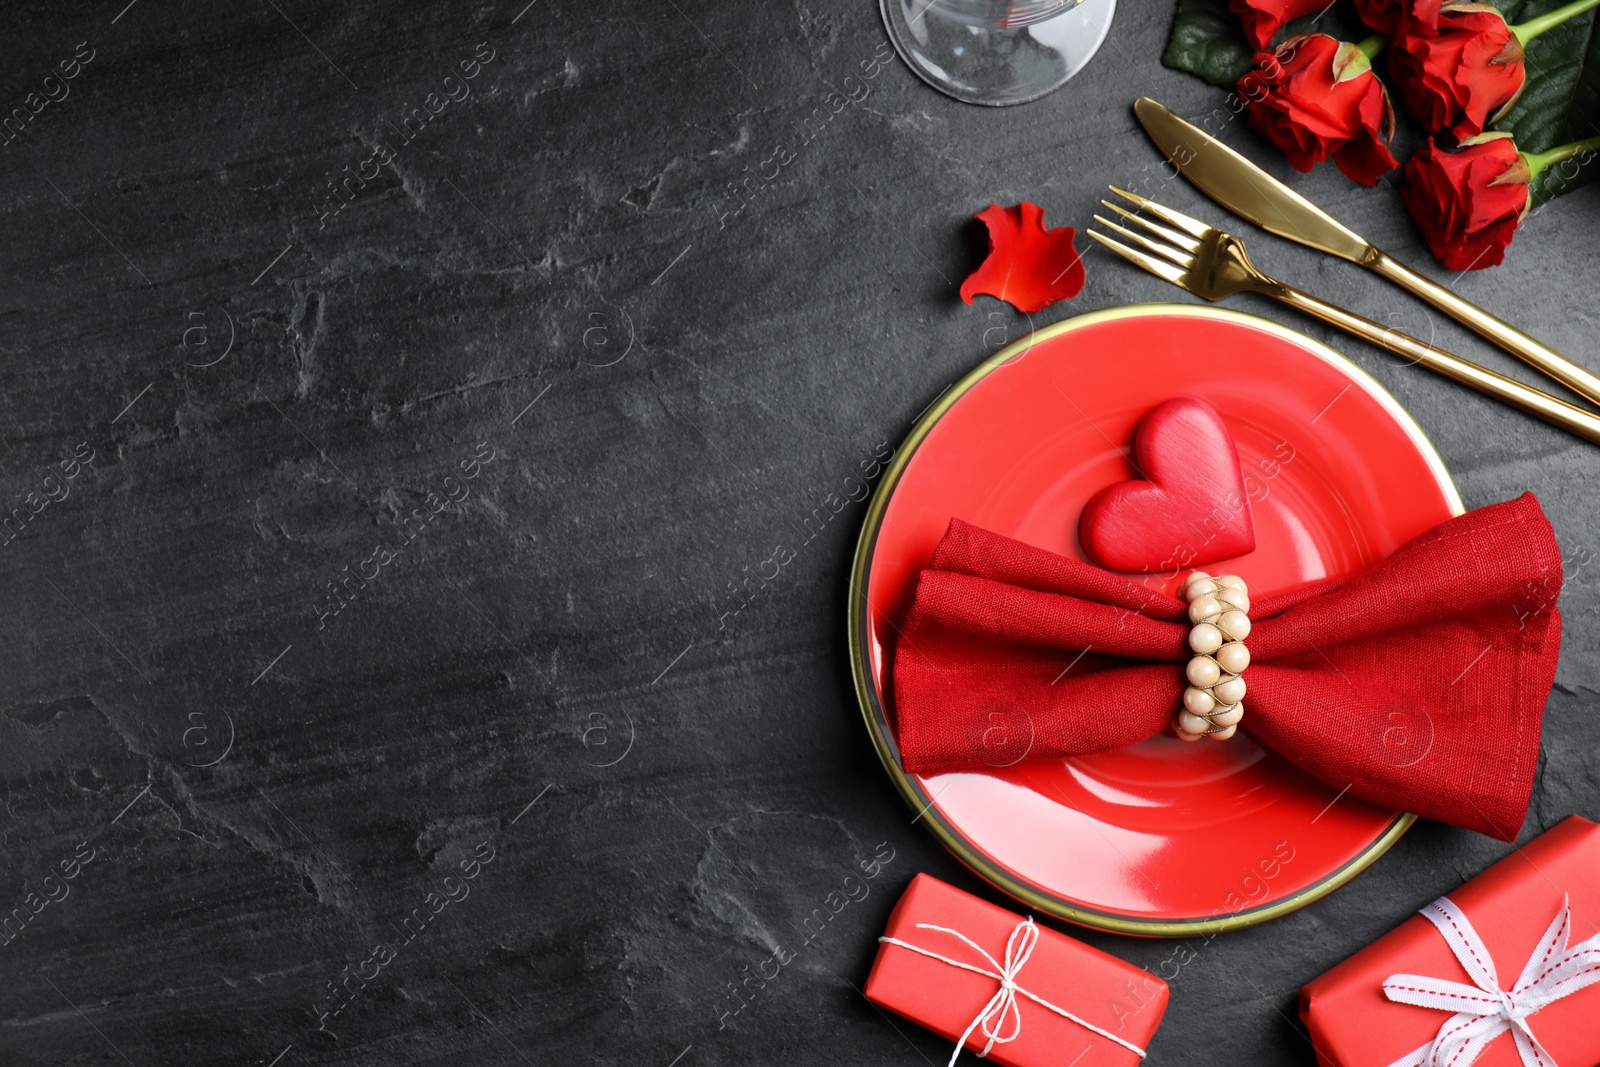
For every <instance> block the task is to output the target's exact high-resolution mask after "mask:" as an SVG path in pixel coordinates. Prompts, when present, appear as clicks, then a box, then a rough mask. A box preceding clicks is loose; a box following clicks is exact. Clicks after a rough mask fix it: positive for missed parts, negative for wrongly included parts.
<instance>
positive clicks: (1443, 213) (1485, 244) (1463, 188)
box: [1400, 133, 1532, 270]
mask: <svg viewBox="0 0 1600 1067" xmlns="http://www.w3.org/2000/svg"><path fill="white" fill-rule="evenodd" d="M1531 177H1532V174H1531V170H1530V168H1529V165H1528V159H1527V157H1525V156H1523V155H1522V153H1520V152H1518V151H1517V146H1516V142H1514V141H1513V140H1512V138H1511V135H1510V134H1509V133H1483V134H1479V135H1478V136H1476V137H1469V138H1467V139H1466V140H1464V141H1462V142H1461V146H1460V147H1459V148H1457V149H1454V150H1452V149H1448V148H1441V147H1439V146H1438V145H1437V144H1435V143H1434V140H1433V138H1432V137H1430V138H1428V145H1427V147H1426V148H1419V149H1418V150H1417V152H1416V154H1415V155H1413V156H1412V157H1411V158H1410V159H1408V160H1406V166H1405V173H1404V177H1403V178H1402V180H1401V184H1400V199H1402V200H1404V201H1405V205H1406V209H1407V210H1409V211H1410V212H1411V217H1412V218H1414V219H1416V220H1417V225H1419V226H1421V227H1422V236H1423V239H1424V240H1425V241H1427V242H1428V249H1429V250H1430V251H1431V252H1433V255H1434V258H1435V259H1437V260H1438V261H1439V262H1440V263H1443V264H1444V265H1445V266H1446V267H1448V268H1450V269H1451V270H1478V269H1481V268H1483V267H1492V266H1494V265H1495V264H1497V263H1499V262H1501V261H1502V260H1504V259H1505V250H1506V246H1507V245H1509V244H1510V243H1511V238H1512V236H1513V235H1514V234H1515V233H1516V232H1517V227H1518V226H1519V225H1521V224H1522V220H1523V219H1524V218H1525V217H1526V216H1527V214H1528V206H1529V195H1528V182H1529V181H1530V180H1531Z"/></svg>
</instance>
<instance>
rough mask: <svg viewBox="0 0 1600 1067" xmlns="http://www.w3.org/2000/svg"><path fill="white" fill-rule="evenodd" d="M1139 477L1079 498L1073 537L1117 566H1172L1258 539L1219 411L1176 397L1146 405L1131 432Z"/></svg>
mask: <svg viewBox="0 0 1600 1067" xmlns="http://www.w3.org/2000/svg"><path fill="white" fill-rule="evenodd" d="M1133 455H1134V464H1135V469H1136V470H1137V471H1138V472H1139V473H1140V474H1141V475H1143V476H1144V477H1143V478H1135V479H1132V480H1129V481H1126V482H1118V483H1116V484H1115V485H1110V486H1107V487H1106V488H1104V489H1102V490H1100V491H1099V492H1098V493H1096V494H1095V495H1094V496H1093V497H1091V498H1090V499H1089V502H1088V503H1087V504H1086V505H1084V508H1083V517H1082V519H1080V520H1079V522H1078V540H1079V541H1080V542H1082V544H1083V549H1084V551H1085V552H1086V553H1087V554H1088V555H1089V557H1090V558H1091V559H1092V560H1094V562H1096V563H1098V564H1100V565H1101V566H1102V567H1106V568H1109V569H1110V570H1115V571H1171V572H1172V573H1174V574H1176V573H1177V571H1178V570H1179V569H1181V568H1185V567H1193V566H1198V565H1201V564H1205V563H1213V562H1215V561H1217V560H1219V559H1231V558H1233V557H1234V556H1242V555H1244V554H1245V553H1246V552H1250V551H1253V550H1254V549H1255V547H1256V530H1255V522H1254V521H1253V520H1252V519H1251V516H1250V499H1249V497H1248V495H1247V494H1246V492H1245V486H1244V475H1243V473H1242V472H1241V471H1240V470H1239V453H1238V450H1237V449H1235V448H1234V445H1233V436H1232V435H1231V434H1229V433H1228V428H1227V427H1226V426H1224V425H1223V423H1222V416H1221V415H1218V414H1217V412H1216V409H1215V408H1213V407H1212V406H1211V405H1210V404H1207V403H1206V402H1205V401H1203V400H1196V399H1195V398H1194V397H1187V396H1185V397H1178V398H1177V399H1175V400H1168V401H1167V402H1166V403H1164V404H1161V405H1160V406H1158V407H1155V408H1152V409H1151V410H1150V412H1149V413H1148V414H1146V415H1145V417H1144V418H1143V419H1142V420H1141V421H1140V423H1139V430H1138V432H1137V433H1136V434H1135V435H1134V438H1133Z"/></svg>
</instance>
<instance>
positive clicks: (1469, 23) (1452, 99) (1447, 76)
mask: <svg viewBox="0 0 1600 1067" xmlns="http://www.w3.org/2000/svg"><path fill="white" fill-rule="evenodd" d="M1389 73H1390V74H1391V75H1392V76H1393V77H1394V82H1395V91H1396V92H1397V93H1399V94H1400V99H1401V101H1402V102H1403V103H1404V104H1405V106H1406V108H1407V110H1409V111H1410V112H1411V113H1412V114H1414V115H1416V116H1417V118H1419V119H1421V120H1422V123H1423V125H1425V126H1427V127H1428V129H1429V130H1432V131H1434V132H1435V133H1439V132H1443V131H1444V130H1449V131H1450V132H1451V133H1453V134H1455V135H1456V138H1457V139H1458V140H1464V139H1466V138H1468V137H1471V136H1473V135H1474V134H1479V133H1482V132H1483V128H1484V126H1485V125H1487V124H1488V122H1489V120H1490V116H1491V115H1493V114H1496V113H1497V112H1499V111H1501V110H1502V109H1504V108H1505V107H1507V106H1508V105H1509V104H1510V103H1511V102H1512V101H1514V100H1515V99H1516V98H1517V95H1518V94H1519V93H1521V92H1522V86H1523V83H1524V82H1525V81H1526V80H1527V77H1526V74H1525V72H1524V71H1523V66H1522V42H1521V41H1520V40H1518V38H1517V34H1516V33H1515V32H1514V28H1513V27H1511V26H1508V25H1506V20H1505V17H1504V16H1502V15H1501V14H1500V12H1499V11H1497V10H1495V9H1494V8H1493V7H1490V6H1489V5H1488V4H1478V3H1447V4H1445V5H1444V7H1443V8H1442V9H1441V10H1440V12H1439V29H1438V32H1437V33H1435V34H1434V35H1433V36H1431V37H1424V36H1422V35H1420V34H1412V33H1401V34H1400V35H1399V36H1398V37H1396V38H1395V39H1394V47H1393V49H1392V50H1391V53H1390V56H1389Z"/></svg>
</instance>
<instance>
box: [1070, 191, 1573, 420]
mask: <svg viewBox="0 0 1600 1067" xmlns="http://www.w3.org/2000/svg"><path fill="white" fill-rule="evenodd" d="M1111 191H1112V192H1114V193H1116V194H1117V195H1118V196H1120V197H1122V198H1123V199H1124V200H1127V201H1128V202H1129V203H1131V204H1133V205H1134V206H1135V207H1137V208H1139V209H1141V210H1142V211H1147V212H1149V213H1150V214H1152V215H1154V216H1156V218H1158V219H1161V220H1162V222H1165V223H1168V224H1170V225H1166V226H1164V225H1162V224H1161V223H1158V222H1152V221H1151V220H1150V219H1147V218H1145V217H1144V216H1143V215H1139V214H1136V213H1134V212H1132V211H1129V210H1128V209H1127V208H1124V207H1122V206H1121V205H1118V204H1114V203H1112V202H1111V201H1109V200H1102V201H1100V202H1101V203H1102V204H1104V205H1105V206H1106V207H1108V208H1110V209H1111V210H1112V211H1115V212H1116V213H1117V214H1118V215H1121V216H1122V217H1123V218H1124V219H1127V220H1128V221H1130V222H1132V223H1134V224H1136V225H1138V226H1141V227H1143V228H1144V229H1145V230H1146V231H1148V232H1149V233H1150V234H1152V235H1154V237H1155V238H1157V239H1152V238H1151V237H1147V236H1144V235H1143V234H1140V233H1135V232H1134V231H1132V230H1130V229H1127V228H1125V227H1123V226H1119V225H1117V224H1116V223H1115V222H1112V221H1111V220H1110V219H1107V218H1104V217H1102V216H1100V215H1096V216H1095V221H1096V222H1098V223H1100V224H1101V225H1103V226H1105V227H1107V228H1108V229H1111V230H1113V231H1115V232H1116V233H1119V234H1121V235H1122V236H1123V237H1125V238H1127V239H1128V240H1129V241H1132V242H1133V243H1134V244H1136V245H1139V246H1141V247H1143V248H1146V249H1148V250H1149V252H1150V253H1154V254H1153V255H1151V254H1147V253H1146V252H1141V251H1139V250H1138V249H1137V248H1130V247H1129V246H1127V245H1125V244H1122V243H1121V242H1119V241H1114V240H1112V239H1111V238H1109V237H1107V236H1105V235H1104V234H1100V233H1096V232H1095V231H1093V230H1090V231H1089V236H1090V237H1093V238H1094V239H1095V240H1096V241H1099V242H1100V243H1101V244H1103V245H1105V246H1106V247H1107V248H1109V249H1111V250H1112V251H1113V252H1115V253H1117V254H1118V255H1120V256H1122V257H1123V258H1124V259H1127V260H1129V261H1131V262H1133V263H1136V264H1138V265H1139V266H1141V267H1143V268H1144V269H1145V270H1147V271H1149V272H1150V273H1151V274H1154V275H1156V276H1157V277H1161V278H1165V279H1166V280H1167V281H1169V282H1171V283H1172V284H1174V285H1176V286H1178V287H1179V288H1180V289H1186V290H1188V291H1189V292H1191V293H1193V294H1194V295H1195V296H1198V297H1202V298H1203V299H1206V300H1221V299H1222V298H1223V297H1226V296H1232V295H1233V294H1234V293H1260V294H1262V295H1263V296H1270V297H1271V298H1272V299H1274V300H1279V301H1282V302H1283V303H1285V304H1288V305H1289V306H1290V307H1292V308H1295V309H1296V310H1298V311H1303V312H1305V313H1306V314H1308V315H1311V316H1313V317H1315V318H1319V319H1321V320H1322V321H1323V322H1327V323H1331V324H1332V325H1334V326H1337V327H1339V328H1340V329H1341V330H1345V331H1347V332H1349V333H1353V334H1355V335H1356V336H1357V337H1359V338H1361V339H1362V340H1364V341H1367V342H1370V343H1371V344H1374V345H1377V346H1378V347H1380V348H1386V349H1388V350H1389V351H1391V352H1394V353H1397V354H1399V355H1402V356H1405V357H1406V358H1407V359H1409V360H1411V361H1412V362H1414V363H1420V364H1422V365H1423V366H1424V367H1427V368H1428V369H1429V370H1433V371H1437V372H1439V373H1440V374H1443V375H1444V376H1445V377H1447V378H1454V379H1455V380H1456V381H1458V382H1461V383H1462V384H1464V385H1468V386H1471V387H1472V388H1474V389H1476V390H1478V392H1480V393H1486V394H1488V395H1489V396H1493V397H1496V398H1498V399H1500V400H1503V401H1505V402H1506V403H1507V404H1510V405H1511V406H1512V407H1515V408H1520V409H1521V410H1523V411H1526V412H1528V413H1530V414H1532V415H1536V416H1538V417H1539V418H1541V419H1543V420H1545V421H1546V422H1549V423H1552V424H1554V425H1556V426H1560V427H1561V428H1563V429H1565V430H1570V431H1572V432H1573V433H1575V434H1577V435H1578V436H1579V437H1583V438H1586V439H1588V440H1590V441H1593V442H1596V443H1600V417H1596V416H1595V415H1594V414H1592V413H1591V412H1589V411H1587V410H1585V409H1583V408H1580V407H1578V406H1577V405H1575V404H1569V403H1567V402H1566V401H1565V400H1561V399H1559V398H1558V397H1554V396H1551V395H1550V394H1549V393H1545V392H1541V391H1540V390H1538V389H1534V388H1532V387H1531V386H1527V385H1523V384H1522V383H1521V382H1519V381H1517V380H1516V379H1514V378H1508V377H1506V376H1505V375H1503V374H1498V373H1496V372H1495V371H1492V370H1490V369H1488V368H1487V367H1480V366H1478V365H1477V364H1476V363H1472V362H1469V361H1468V360H1465V359H1462V358H1461V357H1460V356H1455V355H1451V354H1450V353H1449V352H1446V351H1444V350H1443V349H1441V348H1435V347H1434V346H1433V345H1430V344H1425V343H1423V342H1422V341H1418V340H1417V339H1416V338H1414V337H1411V336H1409V335H1408V334H1404V333H1400V332H1398V331H1396V330H1393V329H1390V328H1389V327H1387V326H1382V325H1379V324H1378V323H1376V322H1373V321H1372V320H1371V319H1365V318H1362V317H1361V316H1360V315H1355V314H1352V313H1350V312H1348V311H1346V310H1344V309H1343V308H1341V307H1338V306H1337V305H1335V304H1330V303H1328V302H1327V301H1326V300H1322V299H1320V298H1318V297H1315V296H1312V295H1311V294H1310V293H1307V292H1303V291H1301V290H1299V289H1296V288H1294V287H1293V286H1291V285H1285V284H1284V283H1283V282H1280V281H1278V280H1277V279H1276V278H1271V277H1268V276H1267V275H1266V274H1263V273H1262V272H1261V271H1260V270H1259V269H1257V267H1256V265H1255V264H1254V263H1252V262H1250V257H1249V256H1248V255H1247V254H1246V253H1245V249H1244V242H1243V241H1241V240H1239V238H1237V237H1235V236H1234V235H1233V234H1231V233H1225V232H1224V231H1222V230H1219V229H1216V228H1215V227H1211V226H1207V225H1206V224H1205V223H1203V222H1200V221H1198V220H1196V219H1192V218H1190V217H1189V216H1188V215H1185V214H1183V213H1182V212H1178V211H1174V210H1172V209H1171V208H1169V207H1162V206H1161V205H1160V204H1157V203H1155V202H1154V201H1152V200H1149V199H1146V198H1145V197H1142V196H1140V195H1139V194H1137V193H1130V192H1128V191H1127V190H1126V189H1119V188H1117V187H1116V186H1115V185H1113V186H1111ZM1172 227H1177V228H1176V229H1173V228H1172Z"/></svg>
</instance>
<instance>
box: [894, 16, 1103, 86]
mask: <svg viewBox="0 0 1600 1067" xmlns="http://www.w3.org/2000/svg"><path fill="white" fill-rule="evenodd" d="M879 6H880V7H881V8H882V10H883V21H884V25H885V26H887V27H888V30H889V39H890V40H891V41H893V42H894V47H895V51H897V52H899V53H900V58H901V59H903V60H905V61H906V64H907V65H908V66H910V67H911V69H912V70H913V71H915V72H916V74H917V76H918V77H920V78H921V79H922V80H923V81H925V82H927V83H928V84H929V85H932V86H933V87H934V88H935V89H938V90H939V91H940V92H943V93H948V94H949V95H951V96H953V97H955V98H956V99H957V100H965V101H966V102H967V103H969V104H988V105H991V106H999V105H1004V104H1022V103H1026V102H1027V101H1029V100H1037V99H1039V97H1041V96H1043V95H1045V94H1046V93H1048V92H1050V91H1051V90H1052V89H1057V88H1059V87H1060V86H1061V85H1062V84H1064V83H1065V82H1066V81H1067V79H1069V78H1071V77H1072V76H1073V75H1074V74H1076V73H1078V71H1080V70H1082V69H1083V67H1084V64H1086V63H1088V62H1089V59H1090V57H1091V56H1093V55H1094V54H1095V52H1096V51H1098V50H1099V48H1100V45H1101V42H1103V41H1104V40H1105V39H1106V34H1107V33H1108V32H1109V31H1110V29H1111V16H1112V14H1113V13H1114V12H1115V11H1116V6H1117V3H1116V0H879Z"/></svg>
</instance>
